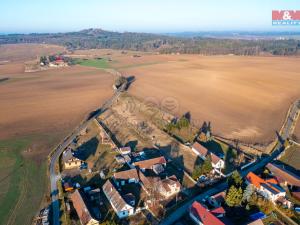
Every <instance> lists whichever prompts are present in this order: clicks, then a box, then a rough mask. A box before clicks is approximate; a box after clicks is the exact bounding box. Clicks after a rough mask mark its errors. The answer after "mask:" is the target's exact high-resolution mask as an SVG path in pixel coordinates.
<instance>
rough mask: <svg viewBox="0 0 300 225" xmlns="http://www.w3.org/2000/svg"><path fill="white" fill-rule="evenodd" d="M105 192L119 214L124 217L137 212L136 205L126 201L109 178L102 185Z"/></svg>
mask: <svg viewBox="0 0 300 225" xmlns="http://www.w3.org/2000/svg"><path fill="white" fill-rule="evenodd" d="M102 189H103V192H104V194H105V196H106V198H107V199H108V201H109V202H110V204H111V206H112V208H113V210H114V211H115V213H116V214H117V216H118V217H119V218H120V219H122V218H126V217H128V216H132V215H134V214H135V210H134V207H133V206H131V205H130V204H128V203H126V201H125V200H124V198H123V197H122V196H121V194H120V193H119V192H118V190H117V189H116V188H115V187H114V185H113V184H112V183H111V181H110V180H107V181H106V182H105V184H104V185H103V187H102Z"/></svg>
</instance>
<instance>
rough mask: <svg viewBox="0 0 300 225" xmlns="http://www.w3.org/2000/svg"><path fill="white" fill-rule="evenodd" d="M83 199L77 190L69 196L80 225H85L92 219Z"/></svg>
mask: <svg viewBox="0 0 300 225" xmlns="http://www.w3.org/2000/svg"><path fill="white" fill-rule="evenodd" d="M83 198H84V197H83V196H82V194H81V193H80V191H78V190H76V191H75V192H74V193H72V194H71V200H72V202H73V205H74V208H75V210H76V212H77V215H78V217H79V219H80V221H81V224H87V223H88V222H89V221H90V220H92V219H93V217H92V216H91V214H90V211H89V209H88V207H87V205H86V203H85V201H84V199H83Z"/></svg>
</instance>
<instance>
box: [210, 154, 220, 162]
mask: <svg viewBox="0 0 300 225" xmlns="http://www.w3.org/2000/svg"><path fill="white" fill-rule="evenodd" d="M210 155H211V161H212V163H214V164H217V163H218V162H219V161H220V160H221V158H220V157H219V156H217V155H216V154H214V153H212V152H211V153H210Z"/></svg>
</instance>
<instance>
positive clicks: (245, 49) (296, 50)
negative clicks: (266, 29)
mask: <svg viewBox="0 0 300 225" xmlns="http://www.w3.org/2000/svg"><path fill="white" fill-rule="evenodd" d="M16 43H47V44H58V45H63V46H65V47H67V48H68V49H69V50H76V49H97V48H111V49H124V50H125V49H126V50H135V51H157V52H160V53H166V54H171V53H187V54H202V55H224V54H235V55H260V54H263V53H267V54H272V55H300V40H297V39H282V40H281V39H276V38H270V37H269V38H268V39H258V40H256V39H253V40H246V39H233V38H231V39H224V38H223V39H222V38H204V37H179V36H177V37H176V36H167V35H156V34H147V33H131V32H124V33H119V32H110V31H104V30H101V29H88V30H82V31H79V32H69V33H55V34H50V33H46V34H9V35H0V44H16Z"/></svg>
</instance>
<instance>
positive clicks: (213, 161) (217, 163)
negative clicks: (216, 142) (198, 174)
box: [210, 153, 225, 171]
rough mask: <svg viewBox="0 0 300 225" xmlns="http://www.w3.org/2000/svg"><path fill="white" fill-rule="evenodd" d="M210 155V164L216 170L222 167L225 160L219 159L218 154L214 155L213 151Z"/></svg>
mask: <svg viewBox="0 0 300 225" xmlns="http://www.w3.org/2000/svg"><path fill="white" fill-rule="evenodd" d="M210 156H211V165H212V167H213V168H214V170H215V171H216V170H217V171H220V170H222V169H224V167H225V162H224V160H223V159H221V158H220V157H219V156H217V155H215V154H214V153H210Z"/></svg>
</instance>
